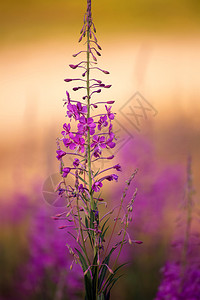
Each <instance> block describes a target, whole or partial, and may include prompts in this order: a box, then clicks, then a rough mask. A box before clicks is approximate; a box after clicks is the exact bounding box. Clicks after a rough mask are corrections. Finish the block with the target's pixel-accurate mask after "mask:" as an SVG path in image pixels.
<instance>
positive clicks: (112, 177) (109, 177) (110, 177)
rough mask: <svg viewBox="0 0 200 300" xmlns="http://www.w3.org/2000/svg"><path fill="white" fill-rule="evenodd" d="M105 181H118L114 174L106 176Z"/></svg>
mask: <svg viewBox="0 0 200 300" xmlns="http://www.w3.org/2000/svg"><path fill="white" fill-rule="evenodd" d="M105 179H106V180H108V181H112V180H115V181H118V176H117V175H116V174H111V175H108V176H106V177H105Z"/></svg>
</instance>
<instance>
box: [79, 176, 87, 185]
mask: <svg viewBox="0 0 200 300" xmlns="http://www.w3.org/2000/svg"><path fill="white" fill-rule="evenodd" d="M78 178H79V179H80V180H81V181H83V182H84V183H85V184H87V185H88V183H87V181H85V180H84V179H83V178H82V177H81V176H79V175H78Z"/></svg>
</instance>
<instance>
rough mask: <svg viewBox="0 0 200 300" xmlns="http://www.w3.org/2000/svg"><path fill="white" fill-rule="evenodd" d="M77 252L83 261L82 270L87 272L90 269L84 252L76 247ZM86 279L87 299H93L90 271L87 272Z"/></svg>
mask: <svg viewBox="0 0 200 300" xmlns="http://www.w3.org/2000/svg"><path fill="white" fill-rule="evenodd" d="M75 250H76V252H77V253H78V256H79V259H80V262H81V266H82V270H83V272H85V271H86V270H87V269H88V265H87V263H86V261H85V258H84V257H83V255H82V253H81V252H80V251H79V250H78V249H77V248H75ZM84 281H85V292H86V296H85V297H86V299H87V300H93V297H92V280H91V275H90V271H88V272H87V274H86V275H85V276H84Z"/></svg>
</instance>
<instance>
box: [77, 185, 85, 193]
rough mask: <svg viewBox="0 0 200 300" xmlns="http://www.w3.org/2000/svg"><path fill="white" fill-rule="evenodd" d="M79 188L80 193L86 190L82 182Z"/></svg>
mask: <svg viewBox="0 0 200 300" xmlns="http://www.w3.org/2000/svg"><path fill="white" fill-rule="evenodd" d="M78 190H79V192H80V193H83V192H84V191H85V188H84V186H83V185H82V183H81V184H80V185H79V186H78Z"/></svg>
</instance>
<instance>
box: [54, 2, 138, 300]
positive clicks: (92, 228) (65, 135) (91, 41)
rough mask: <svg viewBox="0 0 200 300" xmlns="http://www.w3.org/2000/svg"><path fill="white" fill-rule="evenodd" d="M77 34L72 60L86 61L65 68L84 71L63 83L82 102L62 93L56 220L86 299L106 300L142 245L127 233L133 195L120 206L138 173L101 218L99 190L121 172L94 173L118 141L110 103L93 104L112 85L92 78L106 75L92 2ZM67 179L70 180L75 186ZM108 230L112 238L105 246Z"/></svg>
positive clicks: (116, 168) (134, 194)
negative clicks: (124, 262) (82, 46)
mask: <svg viewBox="0 0 200 300" xmlns="http://www.w3.org/2000/svg"><path fill="white" fill-rule="evenodd" d="M80 34H81V36H80V38H79V42H81V41H82V40H84V39H86V50H83V51H80V52H78V53H76V54H74V55H73V57H77V56H82V55H86V59H85V60H84V59H83V60H82V61H81V62H79V63H77V64H70V65H69V66H70V68H72V69H74V70H76V69H81V70H82V69H83V73H82V77H81V78H67V79H65V82H79V83H80V85H78V86H75V87H73V91H74V92H76V91H78V90H82V91H84V92H83V95H82V99H81V100H79V101H77V100H74V99H73V98H72V96H71V94H70V93H69V92H68V91H66V95H67V99H64V101H65V102H64V105H66V106H67V118H68V119H69V120H70V122H69V123H65V124H64V125H63V129H64V130H63V131H62V132H61V134H62V138H59V139H58V140H57V151H56V152H57V159H58V160H59V162H60V173H61V176H62V180H61V182H60V183H59V185H58V187H57V191H58V193H59V195H62V197H65V198H66V207H67V210H66V211H65V212H64V213H62V214H59V215H57V216H55V219H56V220H59V219H62V220H66V225H64V226H61V227H60V229H66V230H67V229H68V228H69V227H70V228H72V229H74V231H73V233H72V232H71V231H70V232H69V236H70V237H71V238H72V239H75V240H76V242H77V247H72V246H71V245H70V243H67V246H68V248H69V251H70V253H71V254H72V256H73V261H72V265H73V263H74V262H75V263H79V264H80V265H81V267H82V270H83V275H84V281H85V299H86V300H97V299H99V300H100V299H102V300H103V299H105V300H108V299H109V298H110V290H111V288H112V287H113V285H114V284H115V282H116V281H117V279H118V278H119V277H120V276H119V275H118V271H119V269H120V267H121V266H117V262H118V258H119V255H120V253H121V251H122V248H123V246H124V244H126V243H127V242H129V243H130V244H132V243H138V244H140V243H141V242H140V241H137V240H131V238H130V235H129V234H128V232H127V230H128V225H129V222H130V221H131V220H132V210H133V202H134V200H135V196H136V192H134V193H133V197H132V199H131V200H130V201H129V202H128V203H127V204H126V205H125V203H124V202H125V197H126V192H127V189H128V187H129V186H130V184H131V181H132V180H133V179H134V177H135V175H136V173H137V170H136V171H134V173H133V174H132V176H131V177H130V179H129V180H128V181H127V182H126V187H125V190H124V193H123V195H122V198H121V202H120V205H118V206H116V207H114V208H112V209H111V210H110V211H107V212H106V213H104V214H102V213H101V210H100V206H102V205H105V207H107V203H106V201H105V200H104V199H102V198H101V191H102V187H103V184H104V182H105V181H109V182H110V181H117V180H118V175H117V174H115V173H116V172H120V171H121V166H120V164H115V165H112V166H111V167H109V168H107V169H103V170H101V169H98V171H94V169H95V168H94V162H95V163H96V161H99V160H112V159H113V158H114V155H110V156H105V155H104V149H113V148H114V147H115V146H116V137H115V134H114V132H113V120H114V118H115V113H113V112H112V107H111V105H112V104H113V103H114V101H113V100H106V101H97V100H96V101H95V100H94V96H95V95H96V94H100V93H101V91H102V89H108V88H110V87H111V85H110V84H104V83H103V82H102V81H101V80H99V79H96V78H92V77H91V74H92V72H93V70H98V71H99V72H103V73H104V74H109V72H108V71H106V70H104V69H101V68H99V67H97V66H96V65H97V56H101V53H100V51H101V47H100V45H99V44H98V41H97V38H96V28H95V25H94V23H93V19H92V14H91V0H87V11H86V13H85V15H84V24H83V27H82V29H81V32H80ZM99 105H104V106H105V112H104V113H96V110H97V108H98V106H99ZM72 120H73V122H72ZM63 147H64V150H63V149H62V148H63ZM67 156H68V157H70V158H72V164H71V165H66V162H65V158H66V157H67ZM111 170H114V173H110V172H111ZM69 177H71V178H73V180H74V185H73V186H72V184H71V182H70V179H69ZM114 215H116V216H115V217H114ZM119 221H120V222H119ZM119 223H120V224H121V230H120V232H118V235H119V236H120V234H121V233H123V234H122V235H121V236H122V237H121V239H119V242H117V243H115V244H114V245H113V240H116V239H114V238H113V237H114V235H117V232H116V229H117V228H118V226H117V225H119ZM72 224H73V225H72ZM109 227H110V228H111V235H110V237H109V239H108V242H107V233H108V231H109V230H108V229H109ZM106 242H107V244H106ZM105 244H106V245H105ZM117 250H118V253H116V256H115V261H114V263H111V262H110V261H111V256H113V255H114V254H113V253H115V252H117ZM72 265H71V267H72Z"/></svg>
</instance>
